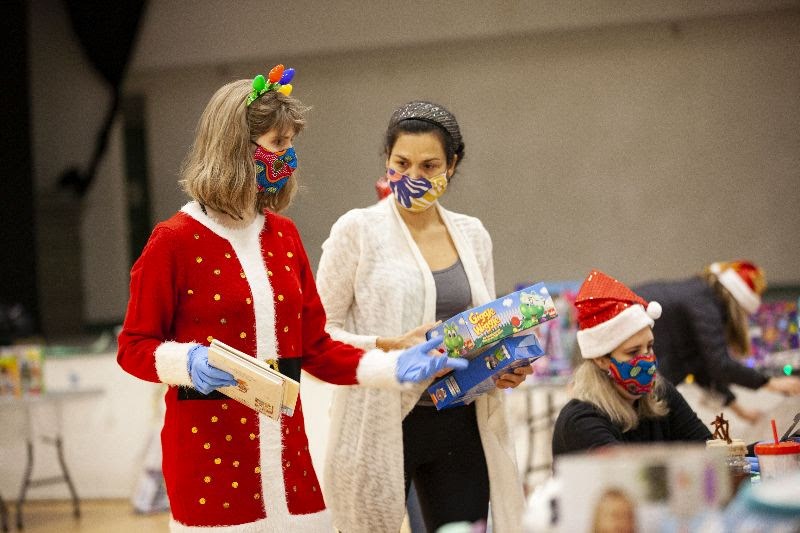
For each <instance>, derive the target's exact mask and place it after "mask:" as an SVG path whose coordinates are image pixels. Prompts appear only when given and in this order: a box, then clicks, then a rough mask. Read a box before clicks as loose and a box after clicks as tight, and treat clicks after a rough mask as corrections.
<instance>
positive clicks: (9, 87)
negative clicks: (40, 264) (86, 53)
mask: <svg viewBox="0 0 800 533" xmlns="http://www.w3.org/2000/svg"><path fill="white" fill-rule="evenodd" d="M0 34H2V38H0V54H1V55H2V57H3V97H2V98H0V132H2V133H0V137H2V139H3V141H2V144H3V149H2V150H0V178H2V183H3V191H2V192H0V273H2V280H0V345H3V344H10V343H11V341H13V340H14V339H15V338H18V337H24V336H27V335H31V334H32V333H33V332H34V331H35V330H36V329H37V327H38V326H37V323H38V320H39V318H38V317H39V309H38V301H37V297H36V296H37V283H36V247H35V246H33V245H32V243H34V242H35V235H36V234H35V225H34V223H35V216H34V205H33V167H32V163H31V139H30V133H31V128H30V122H31V121H30V113H29V112H30V104H29V102H28V98H29V96H30V94H29V90H28V67H29V64H28V61H29V55H28V16H27V6H26V4H25V2H24V1H23V0H10V1H5V2H2V3H0Z"/></svg>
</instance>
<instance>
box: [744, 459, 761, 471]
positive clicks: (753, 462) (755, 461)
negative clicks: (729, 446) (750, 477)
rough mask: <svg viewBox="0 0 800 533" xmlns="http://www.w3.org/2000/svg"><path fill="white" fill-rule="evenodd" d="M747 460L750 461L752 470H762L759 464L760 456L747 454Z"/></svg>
mask: <svg viewBox="0 0 800 533" xmlns="http://www.w3.org/2000/svg"><path fill="white" fill-rule="evenodd" d="M745 459H747V462H748V463H750V472H751V473H756V472H761V467H760V466H759V465H758V457H752V456H750V455H748V456H746V457H745Z"/></svg>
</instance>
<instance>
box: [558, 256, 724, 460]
mask: <svg viewBox="0 0 800 533" xmlns="http://www.w3.org/2000/svg"><path fill="white" fill-rule="evenodd" d="M575 306H576V308H577V310H578V346H579V348H580V351H581V355H582V356H583V359H584V361H583V363H581V364H580V365H579V366H578V368H577V369H576V370H575V374H574V376H573V388H572V395H573V398H572V399H571V400H570V401H569V402H567V404H566V405H565V406H564V408H563V409H561V412H560V413H559V415H558V419H557V420H556V423H555V428H554V430H553V456H554V457H555V456H558V455H561V454H564V453H569V452H575V451H582V450H588V449H591V448H596V447H600V446H606V445H613V444H619V443H636V442H663V441H697V442H705V441H706V440H708V439H710V438H711V432H710V431H709V429H708V428H707V427H706V426H705V424H703V422H702V421H700V419H699V418H698V417H697V415H696V414H695V413H694V411H692V409H691V407H689V405H688V404H687V403H686V400H684V398H683V396H681V394H680V393H679V392H678V391H677V389H675V387H674V386H673V385H672V384H671V383H669V382H668V381H667V380H665V379H663V378H661V377H660V376H659V375H658V373H657V372H656V367H657V359H656V354H655V353H654V352H653V324H654V323H655V320H656V319H657V318H658V317H659V316H660V315H661V306H660V305H659V304H658V302H654V301H651V302H650V303H647V302H646V301H645V300H644V299H642V298H641V297H640V296H638V295H637V294H636V293H634V292H633V291H631V290H630V289H629V288H628V287H627V286H625V285H624V284H623V283H621V282H619V281H617V280H615V279H613V278H611V277H609V276H607V275H606V274H604V273H602V272H600V271H597V270H593V271H592V272H591V273H590V274H589V276H588V277H587V278H586V280H584V282H583V285H581V288H580V290H579V291H578V296H577V298H576V299H575Z"/></svg>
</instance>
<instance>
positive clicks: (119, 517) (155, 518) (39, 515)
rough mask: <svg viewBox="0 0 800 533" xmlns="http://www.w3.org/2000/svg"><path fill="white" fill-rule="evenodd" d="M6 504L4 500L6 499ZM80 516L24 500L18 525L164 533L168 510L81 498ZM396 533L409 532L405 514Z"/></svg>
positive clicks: (41, 530) (58, 505)
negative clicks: (142, 510)
mask: <svg viewBox="0 0 800 533" xmlns="http://www.w3.org/2000/svg"><path fill="white" fill-rule="evenodd" d="M7 503H8V502H7ZM9 507H10V508H9V515H10V516H9V517H8V522H9V532H14V531H17V529H16V523H17V509H16V507H15V506H14V504H13V503H11V504H10V506H9ZM80 507H81V517H80V518H75V517H73V516H72V503H71V502H69V501H60V500H59V501H42V500H32V501H30V502H26V503H25V506H24V509H23V510H24V514H23V521H22V525H23V526H24V529H22V530H21V531H23V532H25V533H108V532H109V531H113V532H114V533H164V532H167V531H169V513H168V512H167V513H158V514H152V515H140V514H136V513H134V512H133V508H132V507H131V504H130V502H129V501H128V500H83V501H81V506H80ZM400 533H411V529H410V528H409V526H408V517H406V519H405V521H404V522H403V526H402V527H401V529H400Z"/></svg>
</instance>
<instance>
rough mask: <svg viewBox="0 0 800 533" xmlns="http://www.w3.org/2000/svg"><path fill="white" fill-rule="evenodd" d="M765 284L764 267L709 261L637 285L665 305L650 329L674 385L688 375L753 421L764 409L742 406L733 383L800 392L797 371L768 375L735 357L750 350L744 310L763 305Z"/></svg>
mask: <svg viewBox="0 0 800 533" xmlns="http://www.w3.org/2000/svg"><path fill="white" fill-rule="evenodd" d="M765 288H766V282H765V280H764V272H763V271H762V270H761V269H760V268H759V267H757V266H756V265H754V264H753V263H751V262H749V261H731V262H718V263H712V264H711V265H708V266H706V267H705V269H704V271H703V273H702V275H699V276H694V277H691V278H689V279H684V280H678V281H671V282H670V281H664V282H654V283H648V284H645V285H642V286H640V287H636V288H635V290H636V292H637V293H639V294H640V295H641V296H642V297H643V298H646V299H648V300H657V301H658V302H660V303H661V306H662V308H663V316H662V317H661V320H659V321H658V323H657V324H656V325H655V327H654V330H653V331H654V333H655V336H656V343H655V349H656V353H658V358H659V373H660V374H661V375H662V376H664V377H665V378H666V379H667V380H669V381H670V382H671V383H673V384H674V385H678V384H679V383H681V382H682V381H684V380H687V378H688V380H689V381H694V382H695V383H697V384H698V385H700V386H701V387H703V388H705V389H710V390H712V391H715V392H716V393H719V394H722V396H723V401H724V404H725V405H726V406H728V407H730V409H731V410H732V411H733V412H734V413H736V415H737V416H739V417H740V418H742V419H744V420H746V421H748V422H751V423H752V422H756V421H757V420H758V419H759V418H760V417H761V415H762V413H761V412H759V411H757V410H755V409H750V408H747V407H745V406H743V405H740V404H739V403H738V402H737V401H736V397H735V396H734V394H733V393H732V392H731V390H730V388H729V385H730V384H731V383H735V384H737V385H741V386H743V387H747V388H750V389H759V388H762V387H764V388H766V389H768V390H771V391H774V392H780V393H783V394H792V395H797V394H800V378H798V377H797V376H776V377H768V376H765V375H764V374H762V373H761V372H759V371H758V370H756V369H754V368H750V367H748V366H745V365H744V364H742V363H740V362H739V361H737V360H736V358H735V357H744V356H746V355H747V354H748V353H749V352H750V336H749V333H748V330H749V323H748V315H750V314H752V313H754V312H755V311H756V310H757V309H758V307H759V305H761V294H763V292H764V289H765ZM731 355H733V356H734V357H731Z"/></svg>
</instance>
